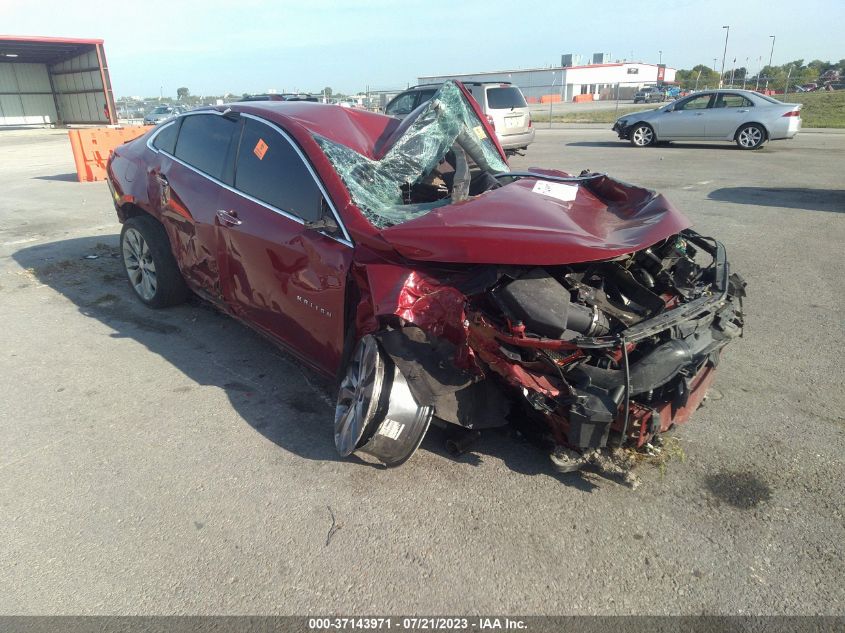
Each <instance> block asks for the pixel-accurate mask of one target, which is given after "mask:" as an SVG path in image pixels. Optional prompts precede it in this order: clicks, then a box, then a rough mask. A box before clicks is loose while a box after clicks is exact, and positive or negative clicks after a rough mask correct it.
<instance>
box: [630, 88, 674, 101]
mask: <svg viewBox="0 0 845 633" xmlns="http://www.w3.org/2000/svg"><path fill="white" fill-rule="evenodd" d="M679 92H680V91H679ZM663 101H666V90H665V89H663V88H659V87H658V86H646V87H645V88H640V89H639V90H637V92H636V93H635V94H634V103H655V102H661V103H662V102H663Z"/></svg>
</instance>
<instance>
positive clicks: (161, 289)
mask: <svg viewBox="0 0 845 633" xmlns="http://www.w3.org/2000/svg"><path fill="white" fill-rule="evenodd" d="M120 253H121V255H122V256H123V267H124V269H125V270H126V277H127V278H128V279H129V285H130V286H132V290H134V291H135V296H137V297H138V298H139V299H140V300H141V301H142V302H143V303H144V304H145V305H147V306H149V307H151V308H166V307H169V306H174V305H178V304H180V303H182V302H184V301H185V299H187V298H188V288H187V286H186V285H185V281H184V279H182V273H181V272H180V271H179V267H178V266H177V264H176V260H175V259H174V257H173V253H172V252H171V250H170V240H168V239H167V233H166V232H165V230H164V227H163V226H162V225H161V224H159V223H158V222H157V221H156V220H155V219H153V218H151V217H150V216H147V215H138V216H134V217H131V218H129V219H128V220H126V222H125V223H124V224H123V229H122V230H121V232H120Z"/></svg>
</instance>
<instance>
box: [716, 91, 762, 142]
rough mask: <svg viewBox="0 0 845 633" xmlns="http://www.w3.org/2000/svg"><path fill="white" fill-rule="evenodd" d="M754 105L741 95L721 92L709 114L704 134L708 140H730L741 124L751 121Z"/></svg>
mask: <svg viewBox="0 0 845 633" xmlns="http://www.w3.org/2000/svg"><path fill="white" fill-rule="evenodd" d="M753 107H754V104H753V103H751V101H750V100H749V99H747V98H746V97H744V96H742V95H741V94H736V93H731V92H720V93H719V94H718V95H717V96H716V101H715V103H714V105H713V108H712V109H711V110H710V111H709V112H708V113H707V116H706V117H705V122H704V133H705V134H706V135H707V138H712V139H730V138H733V135H734V133H735V132H736V130H737V128H738V127H739V126H740V124H741V123H743V122H745V121H747V120H748V119H749V114H750V112H751V109H752V108H753Z"/></svg>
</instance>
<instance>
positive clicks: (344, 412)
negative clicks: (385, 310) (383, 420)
mask: <svg viewBox="0 0 845 633" xmlns="http://www.w3.org/2000/svg"><path fill="white" fill-rule="evenodd" d="M384 370H385V368H384V360H383V359H382V356H381V353H380V352H379V349H378V343H376V340H375V338H373V337H372V336H369V335H367V336H365V337H363V338H362V339H361V341H360V342H359V343H358V346H357V348H356V349H355V353H354V354H353V356H352V358H351V360H350V361H349V365H348V366H347V368H346V375H345V376H344V377H343V380H342V381H341V383H340V389H339V390H338V395H337V406H336V407H335V417H334V429H335V431H334V441H335V446H336V447H337V450H338V452H339V453H340V454H341V455H343V456H344V457H345V456H347V455H350V454H351V453H352V452H353V451H354V450H355V449H356V448H357V446H358V444H359V442H360V441H361V438H362V437H363V436H364V432H365V431H366V429H367V426H368V425H369V423H370V422H371V421H372V420H373V417H374V416H375V414H376V410H377V408H378V403H379V399H380V398H381V392H382V383H383V381H384Z"/></svg>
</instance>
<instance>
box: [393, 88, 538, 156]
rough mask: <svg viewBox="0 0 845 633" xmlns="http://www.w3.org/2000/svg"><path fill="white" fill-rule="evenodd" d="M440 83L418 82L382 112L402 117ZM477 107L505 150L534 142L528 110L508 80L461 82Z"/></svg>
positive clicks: (517, 148) (518, 148)
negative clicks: (417, 84)
mask: <svg viewBox="0 0 845 633" xmlns="http://www.w3.org/2000/svg"><path fill="white" fill-rule="evenodd" d="M440 85H441V84H422V85H419V86H414V87H413V88H409V89H408V90H406V91H405V92H402V93H399V94H398V95H396V96H395V97H394V98H393V99H391V101H390V102H389V103H388V104H387V105H386V106H385V108H384V111H385V114H390V115H392V116H398V117H405V116H407V115H409V114H410V113H411V112H413V111H414V110H415V109H416V108H418V107H420V106H421V105H422V104H424V103H427V102H428V100H429V99H431V98H432V97H433V96H434V93H435V92H437V90H438V88H439V87H440ZM463 85H464V86H465V87H466V89H467V90H469V92H470V94H471V95H472V97H473V99H475V100H476V102H477V103H478V104H479V106H481V111H482V112H483V113H484V115H485V116H486V117H487V121H488V122H489V123H490V124H491V125H492V126H493V129H494V130H495V132H496V138H497V139H498V141H499V144H500V145H501V146H502V148H503V149H504V150H505V151H506V152H508V153H514V152H516V151H519V150H525V149H527V148H528V146H529V145H531V143H533V142H534V126H533V124H532V123H531V112H530V110H529V108H528V104H527V103H526V102H525V97H524V96H523V95H522V91H521V90H520V89H519V88H518V87H517V86H514V85H512V84H510V83H508V82H500V81H497V82H490V83H485V82H464V83H463Z"/></svg>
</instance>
